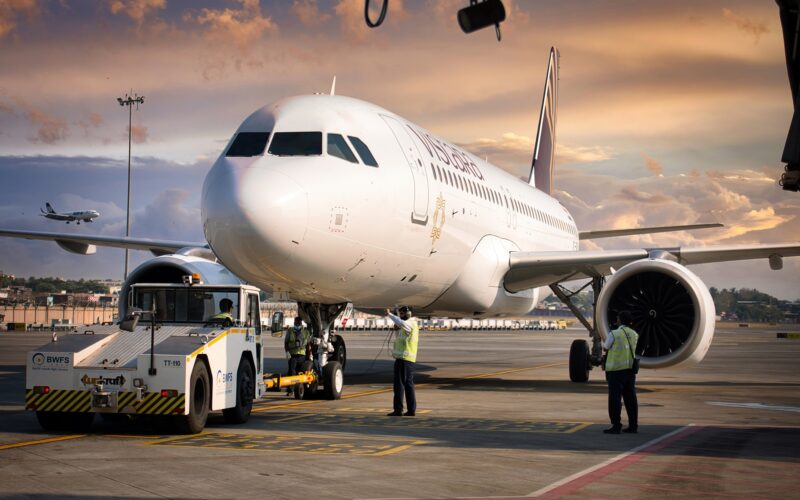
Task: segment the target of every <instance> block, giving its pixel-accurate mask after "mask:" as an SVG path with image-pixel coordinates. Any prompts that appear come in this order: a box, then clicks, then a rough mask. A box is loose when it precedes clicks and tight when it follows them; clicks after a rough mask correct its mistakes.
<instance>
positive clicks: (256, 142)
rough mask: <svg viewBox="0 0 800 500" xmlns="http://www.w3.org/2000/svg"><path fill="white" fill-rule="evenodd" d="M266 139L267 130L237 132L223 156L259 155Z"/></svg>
mask: <svg viewBox="0 0 800 500" xmlns="http://www.w3.org/2000/svg"><path fill="white" fill-rule="evenodd" d="M268 140H269V132H239V133H238V134H236V139H234V140H233V143H232V144H231V147H229V148H228V152H227V153H225V156H261V155H263V154H264V148H265V147H267V141H268Z"/></svg>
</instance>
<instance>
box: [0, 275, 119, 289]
mask: <svg viewBox="0 0 800 500" xmlns="http://www.w3.org/2000/svg"><path fill="white" fill-rule="evenodd" d="M9 286H24V287H27V288H30V289H31V290H33V291H34V292H49V293H59V292H61V291H62V290H66V291H67V293H108V287H107V286H105V285H102V284H101V283H100V282H98V281H93V280H84V279H79V280H77V281H76V280H62V279H60V278H36V277H34V276H31V277H30V278H28V279H25V278H15V279H11V276H6V275H3V276H0V288H6V287H9Z"/></svg>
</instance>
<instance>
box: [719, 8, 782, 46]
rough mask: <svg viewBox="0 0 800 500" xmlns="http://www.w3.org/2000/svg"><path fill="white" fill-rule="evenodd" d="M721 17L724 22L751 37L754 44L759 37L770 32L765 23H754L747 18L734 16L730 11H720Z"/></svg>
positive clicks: (754, 21)
mask: <svg viewBox="0 0 800 500" xmlns="http://www.w3.org/2000/svg"><path fill="white" fill-rule="evenodd" d="M722 17H723V19H725V21H726V22H728V23H730V24H733V25H734V26H736V28H737V29H738V30H740V31H742V32H744V33H746V34H747V35H749V36H752V37H753V39H754V40H755V43H758V41H759V40H760V39H761V35H766V34H767V33H769V32H770V30H769V27H768V26H767V23H766V22H765V21H756V20H753V19H750V18H748V17H745V16H742V15H739V14H736V13H735V12H733V11H732V10H730V9H722Z"/></svg>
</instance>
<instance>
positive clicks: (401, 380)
mask: <svg viewBox="0 0 800 500" xmlns="http://www.w3.org/2000/svg"><path fill="white" fill-rule="evenodd" d="M416 365H417V364H416V363H413V362H411V361H406V360H405V359H395V360H394V411H396V412H397V413H400V412H402V411H403V394H405V396H406V406H407V408H408V411H409V412H411V413H416V411H417V395H416V393H415V392H414V370H415V369H416Z"/></svg>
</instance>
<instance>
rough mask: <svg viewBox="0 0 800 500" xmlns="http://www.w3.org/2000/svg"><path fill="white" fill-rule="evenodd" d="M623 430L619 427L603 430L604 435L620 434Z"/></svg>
mask: <svg viewBox="0 0 800 500" xmlns="http://www.w3.org/2000/svg"><path fill="white" fill-rule="evenodd" d="M620 431H621V429H620V428H619V427H617V426H613V427H609V428H608V429H604V430H603V434H619V433H620Z"/></svg>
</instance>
